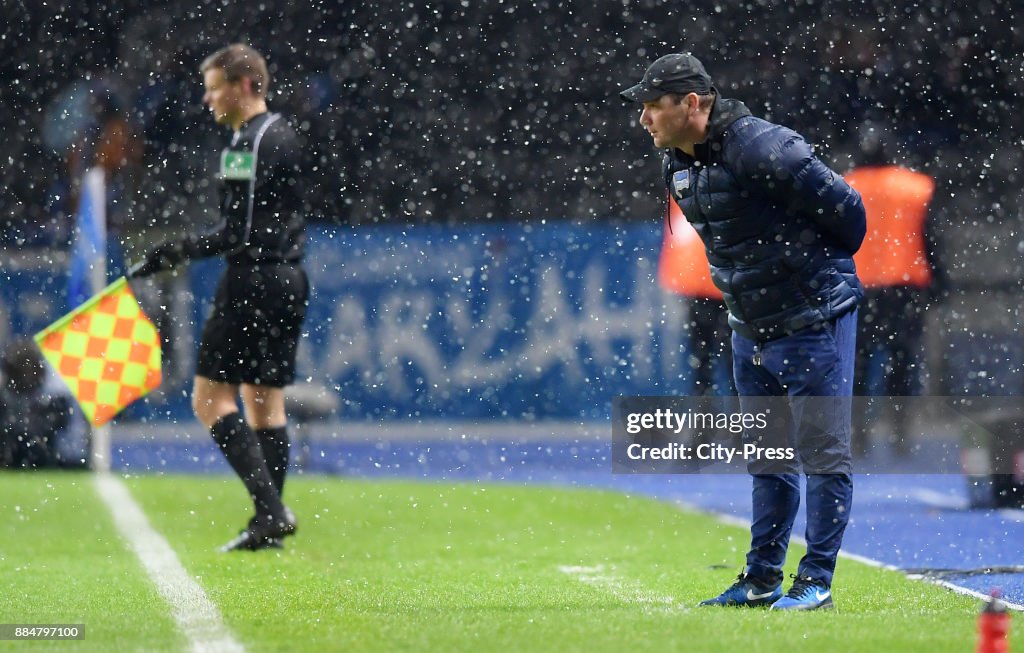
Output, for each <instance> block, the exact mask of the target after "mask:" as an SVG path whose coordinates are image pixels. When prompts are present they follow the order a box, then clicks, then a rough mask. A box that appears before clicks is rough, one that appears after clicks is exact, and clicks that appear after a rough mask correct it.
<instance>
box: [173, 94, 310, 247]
mask: <svg viewBox="0 0 1024 653" xmlns="http://www.w3.org/2000/svg"><path fill="white" fill-rule="evenodd" d="M302 164H303V156H302V146H301V140H300V138H299V136H298V134H296V133H295V130H294V129H292V127H291V126H290V125H289V124H288V122H287V121H286V120H285V119H284V118H283V117H282V116H281V115H280V114H278V113H261V114H259V115H256V116H254V117H253V118H252V119H250V120H249V121H248V122H246V123H244V124H243V125H242V127H241V129H239V130H238V131H237V132H235V133H234V136H233V137H232V139H231V142H230V143H229V144H228V146H227V147H225V148H224V150H223V151H222V152H221V156H220V165H219V167H218V172H217V177H218V183H219V185H220V192H221V200H222V201H221V209H220V211H221V218H222V220H221V223H220V224H219V225H218V226H217V227H216V228H214V229H213V230H212V231H209V232H206V233H203V234H200V235H198V236H189V237H188V238H186V239H185V243H184V244H185V248H184V253H185V255H186V257H187V258H206V257H210V256H222V255H223V256H226V257H227V260H228V263H229V264H231V265H253V264H259V263H297V262H299V261H301V260H302V256H303V254H304V251H305V222H306V220H305V210H304V199H305V198H304V191H305V189H304V184H303V179H302V172H303V171H302Z"/></svg>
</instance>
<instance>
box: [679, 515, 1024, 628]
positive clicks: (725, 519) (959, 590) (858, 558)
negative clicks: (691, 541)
mask: <svg viewBox="0 0 1024 653" xmlns="http://www.w3.org/2000/svg"><path fill="white" fill-rule="evenodd" d="M673 503H675V505H677V506H679V507H680V508H685V509H686V510H689V511H690V512H699V513H702V514H705V515H710V516H711V517H714V518H715V519H716V520H717V521H718V522H720V523H722V524H726V525H728V526H742V527H744V528H747V529H749V528H750V521H748V520H746V519H743V518H741V517H736V516H734V515H725V514H722V513H717V512H710V511H708V510H705V509H704V508H701V507H700V506H697V505H695V504H692V503H689V502H687V501H682V500H677V501H674V502H673ZM790 540H792V541H795V542H796V543H798V544H801V545H803V546H807V540H805V539H804V538H803V537H801V536H799V535H791V536H790ZM839 557H840V558H846V559H847V560H853V561H855V562H859V563H861V564H865V565H868V566H869V567H875V568H877V569H885V570H886V571H896V572H899V573H901V574H903V575H904V576H906V577H907V578H909V579H911V580H920V581H924V582H925V583H931V584H932V585H938V586H940V587H945V588H946V589H948V590H950V591H951V592H953V593H954V594H961V595H963V596H970V597H973V598H976V599H981V600H983V601H987V600H988V599H989V598H990V597H989V595H988V594H984V593H982V592H976V591H974V590H972V589H968V588H966V587H962V586H960V585H957V584H956V583H951V582H949V581H946V580H941V579H938V578H929V577H927V576H921V575H918V574H907V573H905V572H904V571H903V570H902V569H900V568H899V567H897V566H895V565H890V564H888V563H885V562H882V561H880V560H875V559H874V558H868V557H866V556H862V555H857V554H856V553H848V552H846V551H843V550H842V549H840V550H839ZM1003 603H1005V604H1006V607H1008V608H1009V609H1011V610H1017V611H1020V612H1024V605H1022V604H1020V603H1014V602H1012V601H1007V600H1006V599H1005V598H1004V599H1003Z"/></svg>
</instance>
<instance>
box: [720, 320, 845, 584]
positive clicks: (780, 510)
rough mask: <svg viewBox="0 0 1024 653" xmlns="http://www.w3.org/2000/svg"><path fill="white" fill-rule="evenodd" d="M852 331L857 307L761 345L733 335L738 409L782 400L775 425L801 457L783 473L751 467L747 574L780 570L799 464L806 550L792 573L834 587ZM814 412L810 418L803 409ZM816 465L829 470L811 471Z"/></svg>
mask: <svg viewBox="0 0 1024 653" xmlns="http://www.w3.org/2000/svg"><path fill="white" fill-rule="evenodd" d="M856 337H857V312H856V311H852V312H850V313H846V314H845V315H842V316H840V317H839V318H837V319H836V320H834V321H832V322H830V323H826V324H824V325H820V326H819V327H815V328H809V329H805V330H803V331H800V332H798V333H795V334H793V335H791V336H786V337H783V338H779V339H776V340H772V341H769V342H767V343H761V344H758V343H755V342H754V341H752V340H748V339H747V338H744V337H743V336H740V335H737V334H736V333H733V336H732V348H733V374H734V376H735V379H736V390H737V393H738V394H739V396H740V405H741V409H742V410H743V411H744V412H747V411H748V410H755V411H756V408H751V406H756V405H757V401H758V400H757V398H759V397H785V398H787V399H788V402H787V403H788V406H789V413H788V414H787V415H784V416H783V419H781V420H780V421H779V422H778V424H777V425H776V426H778V428H784V429H788V430H789V442H790V443H791V444H792V445H793V447H794V448H795V449H796V452H797V454H798V458H799V462H800V465H799V466H796V465H794V466H793V468H792V469H791V470H788V471H786V472H784V473H758V472H757V470H756V469H751V470H750V471H751V474H752V476H753V495H752V498H753V521H752V523H751V525H750V551H749V552H748V553H747V567H746V572H747V573H748V574H750V575H752V576H760V577H765V578H773V577H776V578H781V576H782V567H783V565H784V564H785V562H786V550H787V548H788V547H789V538H790V535H791V533H792V530H793V522H794V520H795V519H796V514H797V510H799V508H800V475H799V471H800V469H801V468H802V469H804V470H807V498H806V503H807V531H806V534H805V538H806V540H807V555H805V556H804V557H803V559H802V560H801V561H800V566H799V568H798V571H797V573H798V574H799V575H800V576H809V577H811V578H814V579H815V580H817V581H819V582H822V583H824V584H825V585H826V586H829V587H831V585H832V575H833V573H834V571H835V567H836V558H837V557H838V555H839V548H840V546H841V545H842V541H843V533H844V532H845V531H846V525H847V523H849V520H850V507H851V505H852V503H853V478H852V476H851V474H852V471H853V469H852V457H851V455H850V431H851V429H850V421H851V420H850V418H851V401H852V400H851V399H850V398H851V397H852V395H853V371H854V363H855V360H856ZM809 397H835V398H839V399H836V400H809V399H807V398H809ZM744 404H747V405H746V406H744ZM822 406H825V408H822ZM812 411H813V413H814V415H813V416H811V415H809V413H810V412H812ZM776 412H778V411H776ZM820 469H828V470H830V473H814V470H820Z"/></svg>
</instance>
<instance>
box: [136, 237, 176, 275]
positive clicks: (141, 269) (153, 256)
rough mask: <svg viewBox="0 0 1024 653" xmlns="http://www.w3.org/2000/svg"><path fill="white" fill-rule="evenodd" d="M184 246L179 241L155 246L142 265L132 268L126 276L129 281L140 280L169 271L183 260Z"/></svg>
mask: <svg viewBox="0 0 1024 653" xmlns="http://www.w3.org/2000/svg"><path fill="white" fill-rule="evenodd" d="M184 258H185V255H184V246H183V245H182V243H181V242H180V241H168V242H166V243H161V244H160V245H157V247H156V249H154V250H153V251H152V252H150V253H149V254H147V255H146V258H145V259H144V260H143V261H142V264H140V265H137V266H133V267H132V268H131V269H129V270H128V274H127V275H126V276H127V277H128V278H129V279H141V278H143V277H148V276H150V275H152V274H156V273H157V272H160V271H162V270H169V269H171V268H173V267H174V266H175V265H177V264H178V263H180V262H181V261H182V260H184Z"/></svg>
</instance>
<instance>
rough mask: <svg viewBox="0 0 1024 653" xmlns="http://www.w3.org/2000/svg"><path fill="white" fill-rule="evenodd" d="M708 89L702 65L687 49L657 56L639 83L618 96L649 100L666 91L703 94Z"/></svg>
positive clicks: (655, 98)
mask: <svg viewBox="0 0 1024 653" xmlns="http://www.w3.org/2000/svg"><path fill="white" fill-rule="evenodd" d="M712 89H713V87H712V86H711V75H708V72H707V71H706V70H704V64H702V63H701V62H700V60H699V59H697V57H695V56H693V55H692V54H690V53H689V52H687V53H685V54H666V55H665V56H664V57H661V58H660V59H658V60H657V61H655V62H654V63H652V64H651V65H650V67H649V68H648V69H647V72H645V73H644V78H643V79H641V80H640V83H639V84H637V85H636V86H631V87H629V88H627V89H626V90H624V91H621V92H620V93H619V95H620V96H621V97H622V99H624V100H629V101H630V102H653V101H654V100H657V99H658V98H660V97H661V96H662V95H665V94H666V93H680V94H684V95H685V94H686V93H696V94H697V95H707V94H708V93H710V92H711V91H712Z"/></svg>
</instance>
